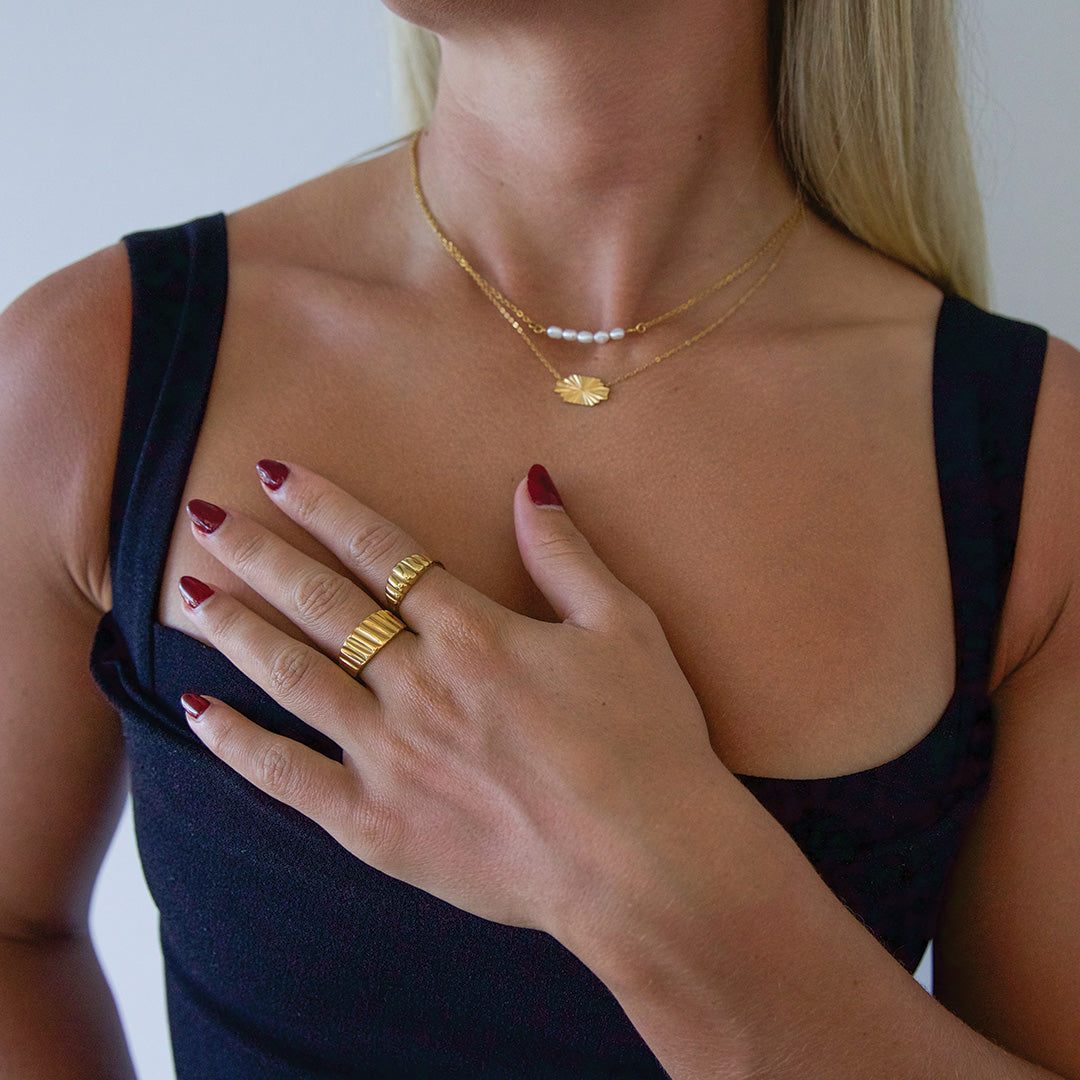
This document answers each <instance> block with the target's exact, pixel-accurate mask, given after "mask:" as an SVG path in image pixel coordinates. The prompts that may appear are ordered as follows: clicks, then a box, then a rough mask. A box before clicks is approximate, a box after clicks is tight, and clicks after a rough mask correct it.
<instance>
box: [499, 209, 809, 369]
mask: <svg viewBox="0 0 1080 1080" xmlns="http://www.w3.org/2000/svg"><path fill="white" fill-rule="evenodd" d="M800 210H801V206H800ZM798 220H799V219H798V218H797V217H793V218H789V219H788V221H787V222H786V223H785V227H784V234H783V235H782V236H781V239H780V250H779V251H778V252H777V253H776V258H774V259H773V261H772V262H771V263H770V264H769V266H768V268H767V269H766V270H765V272H764V273H763V274H762V275H761V276H760V277H759V278H758V279H757V281H755V282H754V284H753V285H751V286H750V288H748V289H747V290H746V292H744V293H743V294H742V295H741V296H740V297H739V299H738V300H736V301H735V303H734V304H732V305H731V306H730V307H729V308H728V309H727V310H726V311H725V312H724V313H723V314H722V315H721V316H720V317H719V318H717V319H715V320H714V321H713V322H711V323H709V325H708V326H706V327H705V329H704V330H699V331H698V332H697V333H696V334H694V335H693V336H692V337H688V338H687V339H686V340H685V341H681V342H679V344H678V345H675V346H673V347H672V348H670V349H668V350H667V351H666V352H662V353H660V354H659V355H658V356H654V357H653V358H652V359H651V360H646V361H645V362H644V363H643V364H639V365H638V366H637V367H636V368H634V369H633V370H631V371H627V372H624V373H623V374H622V375H618V376H616V377H615V378H614V379H609V380H607V384H606V385H607V386H608V387H609V388H610V387H612V386H617V385H618V384H619V383H621V382H625V381H626V380H627V379H632V378H633V377H634V376H635V375H640V374H641V373H642V372H643V371H646V370H647V369H648V368H651V367H652V366H653V365H654V364H659V363H661V362H662V361H664V360H667V359H669V358H670V357H672V356H674V355H675V354H676V353H679V352H682V350H683V349H688V348H690V346H691V345H696V344H697V343H698V342H699V341H701V339H702V338H705V337H708V335H709V334H711V333H712V332H713V331H714V330H719V329H720V327H721V326H723V325H724V323H726V322H727V321H728V319H730V318H731V316H732V315H734V314H735V312H736V311H738V310H739V308H741V307H742V306H743V305H744V304H745V303H746V302H747V301H748V300H749V299H750V297H752V296H753V295H754V293H756V292H757V291H758V289H760V288H761V286H762V285H764V284H765V282H766V281H768V279H769V277H770V276H771V275H772V272H773V271H774V270H775V269H776V267H777V266H778V265H779V263H780V257H781V255H782V254H783V252H784V248H785V247H786V246H787V240H788V237H789V236H790V235H791V233H792V231H793V230H794V228H795V225H796V224H797V222H798ZM485 295H488V294H487V293H485ZM488 299H489V300H491V302H492V303H493V304H494V305H495V307H496V308H497V309H498V311H499V314H501V315H502V317H503V318H504V319H505V320H506V321H507V322H508V323H509V324H510V325H511V326H512V327H513V328H514V329H515V330H516V331H517V332H518V333H519V334H520V335H521V338H522V340H523V341H524V342H525V344H526V345H528V346H529V348H530V349H531V350H532V351H533V355H535V357H536V358H537V360H539V361H540V363H541V364H543V365H544V367H546V368H547V369H548V371H549V372H551V374H552V375H554V376H555V379H556V381H558V382H561V381H562V380H563V378H564V377H563V376H562V375H561V374H560V373H559V372H558V371H556V370H555V368H554V367H552V365H551V363H550V361H549V360H548V359H547V357H545V356H544V354H543V353H542V352H541V351H540V350H539V349H538V348H537V347H536V344H535V342H534V341H533V340H532V339H531V338H530V337H529V335H528V334H527V333H526V330H525V327H524V326H522V325H521V322H520V321H519V320H518V319H517V318H515V314H514V313H513V312H511V311H510V310H508V309H507V308H506V307H504V306H503V305H502V304H499V303H498V302H497V301H495V299H494V298H493V297H491V296H490V295H488Z"/></svg>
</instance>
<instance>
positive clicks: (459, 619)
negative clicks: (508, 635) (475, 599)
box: [435, 604, 503, 658]
mask: <svg viewBox="0 0 1080 1080" xmlns="http://www.w3.org/2000/svg"><path fill="white" fill-rule="evenodd" d="M435 633H437V634H438V637H439V641H440V643H441V644H442V645H443V646H444V647H445V648H447V649H449V650H450V651H451V652H453V653H454V654H456V655H457V656H458V657H459V658H460V657H461V656H462V655H464V654H470V653H471V654H477V653H480V654H487V653H490V652H492V651H493V650H494V649H495V648H497V647H498V646H499V645H500V644H501V643H502V639H503V628H502V627H501V626H500V625H499V622H498V620H497V619H496V618H494V617H493V616H492V614H491V613H489V612H483V611H477V610H476V609H475V608H474V607H473V606H472V605H461V604H449V605H447V606H446V607H444V608H443V609H441V610H440V612H439V621H438V626H437V628H436V630H435Z"/></svg>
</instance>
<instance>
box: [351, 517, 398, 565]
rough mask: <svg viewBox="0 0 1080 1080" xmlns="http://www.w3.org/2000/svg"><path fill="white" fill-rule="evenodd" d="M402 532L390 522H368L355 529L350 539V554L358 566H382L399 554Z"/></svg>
mask: <svg viewBox="0 0 1080 1080" xmlns="http://www.w3.org/2000/svg"><path fill="white" fill-rule="evenodd" d="M400 547H401V532H400V530H399V529H398V528H397V526H396V525H394V524H392V523H391V522H389V521H368V522H365V523H364V524H362V525H360V526H358V527H356V528H354V530H353V532H352V534H351V536H350V537H349V543H348V553H349V558H350V559H352V560H353V561H354V562H355V564H356V565H359V566H365V567H376V566H380V567H381V566H382V564H383V563H384V562H390V561H392V560H393V559H394V557H395V556H396V555H397V554H398V551H399V548H400Z"/></svg>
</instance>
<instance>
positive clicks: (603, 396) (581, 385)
mask: <svg viewBox="0 0 1080 1080" xmlns="http://www.w3.org/2000/svg"><path fill="white" fill-rule="evenodd" d="M555 393H556V394H558V395H559V396H560V397H561V398H562V399H563V401H565V402H566V403H567V404H568V405H599V404H600V402H601V401H607V398H608V394H610V393H611V387H609V386H605V385H604V384H603V383H602V382H601V381H600V380H599V379H594V378H593V377H592V376H591V375H567V376H566V378H565V379H560V380H559V381H558V382H557V383H556V384H555Z"/></svg>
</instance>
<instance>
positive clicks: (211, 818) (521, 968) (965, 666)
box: [91, 215, 1046, 1080]
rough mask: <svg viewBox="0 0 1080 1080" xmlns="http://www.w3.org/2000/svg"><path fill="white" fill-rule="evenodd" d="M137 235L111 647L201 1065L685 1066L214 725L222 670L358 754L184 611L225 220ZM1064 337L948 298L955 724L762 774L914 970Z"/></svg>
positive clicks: (960, 790) (112, 680)
mask: <svg viewBox="0 0 1080 1080" xmlns="http://www.w3.org/2000/svg"><path fill="white" fill-rule="evenodd" d="M125 243H126V244H127V249H128V253H129V258H130V263H131V279H132V286H133V293H134V316H133V327H132V344H131V360H130V372H129V377H128V385H127V395H126V401H125V404H124V415H123V426H122V432H121V438H120V448H119V457H118V460H117V467H116V478H115V489H114V492H113V501H112V516H111V535H110V557H111V572H112V581H113V603H114V606H113V610H112V611H111V612H109V613H108V614H106V615H105V616H104V617H103V618H102V620H101V623H100V626H99V629H98V633H97V636H96V639H95V641H94V646H93V653H92V656H91V668H92V670H93V672H94V675H95V677H96V679H97V680H98V682H99V684H100V685H101V687H102V688H103V690H104V691H105V693H106V694H107V695H108V696H109V698H110V699H111V700H112V701H113V703H114V704H115V705H116V707H117V709H118V710H119V712H120V714H121V716H122V719H123V726H124V733H125V737H126V741H127V749H128V754H129V757H130V763H131V782H132V796H133V799H134V811H135V823H136V835H137V839H138V845H139V851H140V854H141V858H142V862H143V867H144V871H145V874H146V879H147V882H148V884H149V887H150V891H151V893H152V895H153V898H154V900H155V902H156V904H157V907H158V909H159V911H160V929H161V944H162V949H163V952H164V958H165V970H166V980H167V991H168V1003H169V1014H170V1022H171V1026H172V1033H173V1046H174V1054H175V1060H176V1068H177V1074H178V1076H179V1077H180V1080H210V1078H212V1080H331V1078H337V1080H343V1078H360V1077H364V1078H367V1080H374V1078H379V1077H438V1078H440V1080H455V1078H462V1080H464V1078H469V1080H476V1078H477V1077H490V1078H496V1080H498V1078H502V1077H506V1078H511V1077H513V1078H514V1080H525V1078H530V1077H536V1078H541V1077H542V1078H545V1080H556V1078H561V1077H564V1078H567V1080H569V1078H573V1080H589V1078H597V1080H599V1078H604V1080H608V1078H610V1077H613V1076H618V1077H621V1078H646V1077H649V1078H660V1077H663V1076H664V1072H663V1070H662V1068H661V1067H660V1065H659V1063H658V1062H657V1060H656V1058H655V1057H654V1056H653V1054H652V1053H651V1052H650V1051H649V1049H648V1047H647V1046H646V1045H645V1044H644V1042H643V1041H642V1040H641V1038H640V1036H639V1035H638V1034H637V1032H636V1031H635V1029H634V1028H633V1026H632V1025H631V1024H630V1022H629V1021H628V1020H627V1018H626V1016H625V1015H624V1014H623V1012H622V1010H621V1009H620V1008H619V1006H618V1004H617V1002H616V1001H615V999H614V998H613V997H612V995H611V994H610V993H609V992H608V990H607V989H606V988H605V987H604V986H603V984H601V983H600V981H599V980H598V979H597V978H596V977H595V976H594V975H593V974H592V973H591V972H590V971H589V970H588V969H587V968H586V967H585V966H584V965H583V964H581V963H580V962H579V961H578V960H577V959H576V957H574V956H573V955H571V954H570V953H569V952H567V951H566V950H565V949H564V948H563V947H562V946H561V945H559V944H558V943H557V942H556V941H554V939H552V938H551V937H549V936H547V935H546V934H543V933H540V932H538V931H533V930H523V929H516V928H512V927H507V926H501V925H498V924H496V923H492V922H488V921H485V920H483V919H479V918H476V917H474V916H472V915H468V914H466V913H464V912H462V911H459V910H458V909H456V908H454V907H451V906H450V905H448V904H446V903H444V902H442V901H440V900H437V899H434V898H433V897H431V896H429V895H427V894H426V893H424V892H421V891H419V890H417V889H415V888H413V887H411V886H409V885H405V884H402V883H401V882H398V881H395V880H393V879H392V878H389V877H386V876H385V875H383V874H381V873H379V872H378V871H376V870H373V869H371V868H370V867H368V866H366V865H365V864H363V863H361V862H359V861H358V860H356V859H354V858H353V857H352V856H351V855H349V854H348V853H346V852H345V850H344V849H343V848H341V847H339V846H338V844H337V843H336V842H335V841H333V840H332V839H330V838H329V836H327V834H326V833H324V832H323V831H322V830H321V829H319V828H318V827H317V826H316V825H314V824H312V823H311V822H310V821H308V820H307V819H306V818H304V817H303V816H302V815H300V814H298V813H296V812H295V811H293V810H291V809H290V808H289V807H287V806H283V805H280V804H279V803H277V802H275V801H274V800H272V799H270V798H269V797H267V796H265V795H263V794H262V792H260V791H258V790H256V789H254V788H253V787H251V786H250V785H249V784H248V783H247V782H246V781H244V780H243V779H241V778H240V777H239V776H238V775H237V774H235V773H234V772H233V771H232V770H230V769H229V768H228V767H227V766H225V765H223V764H222V763H220V762H219V761H218V760H217V759H216V758H215V757H214V756H213V755H212V754H210V753H209V752H207V751H206V750H205V749H204V748H203V747H202V746H201V745H200V744H199V742H198V741H197V740H196V739H195V738H194V736H193V735H192V734H191V733H190V731H189V729H188V725H187V723H186V722H185V719H184V716H183V712H182V710H181V708H180V705H179V697H180V694H181V693H182V692H183V691H184V690H186V689H187V688H188V687H189V686H198V687H199V688H200V689H201V690H204V691H206V692H207V693H212V694H214V695H216V696H217V697H219V698H222V699H224V700H225V701H227V702H229V703H230V704H231V705H233V706H234V707H236V708H237V709H239V710H240V711H241V712H242V713H244V714H245V715H247V716H249V717H251V718H253V719H256V720H258V721H259V722H260V723H262V724H264V725H265V726H266V727H267V728H270V729H272V730H274V731H277V732H280V733H283V734H286V735H288V736H291V737H293V738H297V739H300V740H302V741H304V742H306V743H307V744H308V745H310V746H313V747H316V748H318V749H320V750H322V751H324V752H326V753H328V754H331V755H335V756H337V753H338V752H337V749H336V747H335V746H334V745H333V744H332V743H330V742H329V741H328V740H327V739H326V738H325V737H323V736H321V735H319V734H318V733H317V732H314V731H313V730H312V729H310V728H308V727H307V726H306V725H304V724H303V723H302V722H301V721H300V720H298V719H297V718H296V717H295V716H293V715H291V714H290V713H287V712H286V711H285V710H283V709H282V708H280V706H278V705H277V704H275V702H273V701H272V700H271V699H270V698H269V697H267V696H266V695H265V694H264V693H263V692H262V691H261V690H260V689H258V688H257V687H256V686H254V685H253V684H252V683H250V682H249V681H248V680H247V679H245V678H244V677H243V676H242V675H240V674H239V673H238V672H237V671H236V670H235V669H234V668H233V666H232V665H231V664H230V663H229V661H228V660H226V659H225V658H224V657H223V656H222V655H221V654H220V653H218V652H217V651H215V650H214V649H212V648H210V647H209V646H206V645H203V644H202V643H200V642H198V641H196V640H195V639H193V638H191V637H188V636H187V635H185V634H182V633H180V632H179V631H177V630H173V629H171V628H169V627H166V626H164V625H162V624H161V623H159V622H158V620H157V606H158V592H159V589H160V586H161V580H162V575H163V570H164V563H165V556H166V553H167V550H168V546H169V542H170V537H171V532H172V526H173V521H174V519H175V516H176V514H177V513H178V511H179V503H180V499H181V494H182V491H183V487H184V481H185V478H186V474H187V470H188V467H189V464H190V461H191V457H192V453H193V450H194V447H195V442H196V439H197V437H198V433H199V428H200V425H201V423H202V417H203V412H204V408H205V404H206V399H207V395H208V393H209V389H210V382H211V378H212V376H213V372H214V365H215V360H216V356H217V349H218V341H219V337H220V333H221V327H222V319H223V314H224V308H225V298H226V287H227V276H228V261H227V249H226V231H225V219H224V217H223V216H222V215H216V216H213V217H208V218H202V219H200V220H197V221H193V222H190V223H189V224H187V225H183V226H179V227H176V228H173V229H164V230H158V231H153V232H144V233H138V234H134V235H132V236H129V237H127V238H126V240H125ZM1045 350H1046V334H1045V332H1044V331H1042V330H1040V329H1037V328H1035V327H1032V326H1028V325H1025V324H1022V323H1017V322H1012V321H1009V320H1006V319H1003V318H1000V317H998V316H994V315H990V314H987V313H986V312H984V311H982V310H980V309H978V308H976V307H974V306H972V305H971V304H970V303H968V302H966V301H964V300H961V299H957V298H954V297H949V298H946V299H945V301H944V303H943V305H942V308H941V313H940V316H939V321H938V327H937V336H936V344H935V355H934V376H933V410H934V440H935V450H936V456H937V467H938V477H939V488H940V495H941V504H942V509H943V514H944V523H945V532H946V539H947V543H948V556H949V566H950V570H951V574H952V590H953V605H954V616H955V631H956V688H955V692H954V695H953V698H952V700H951V701H950V702H949V705H948V707H947V709H946V710H945V712H944V714H943V715H942V717H941V718H940V720H939V722H938V723H937V725H936V726H935V727H934V729H933V730H932V731H931V732H930V733H929V734H928V735H927V736H926V737H925V738H924V739H923V740H922V741H921V742H919V743H918V744H917V745H916V746H914V747H913V748H912V749H911V750H909V751H908V752H907V753H905V754H903V755H902V756H900V757H898V758H896V759H895V760H892V761H889V762H887V763H886V764H883V765H881V766H879V767H877V768H873V769H870V770H868V771H865V772H860V773H854V774H851V775H847V776H841V777H835V778H830V779H819V780H777V779H766V778H760V777H742V778H741V779H742V781H743V783H744V784H745V785H746V786H747V787H748V788H749V789H750V790H751V791H752V792H753V794H754V795H755V796H756V797H757V798H758V799H759V800H760V801H761V803H762V804H763V805H764V806H765V807H766V808H767V809H768V810H769V811H770V812H771V813H772V814H773V815H774V816H775V817H776V818H777V819H778V820H779V821H780V823H781V824H782V825H783V826H784V828H785V829H787V830H788V832H789V833H790V834H791V835H792V836H793V837H794V839H795V840H796V841H797V843H798V844H799V846H800V848H801V849H802V851H803V852H804V853H805V854H806V856H807V858H808V859H809V860H810V861H811V862H812V863H813V865H814V866H815V867H816V869H817V870H818V872H819V873H820V874H821V875H822V877H823V878H824V879H825V881H826V882H827V883H828V884H829V885H830V887H831V888H832V889H833V890H834V891H835V893H836V894H837V895H838V896H839V897H840V899H841V900H842V901H843V902H844V903H845V904H846V905H847V906H848V908H850V909H851V910H852V911H853V912H854V913H855V914H856V915H857V916H858V917H859V918H860V919H861V920H862V921H863V922H864V923H865V924H866V925H867V926H868V927H869V928H870V929H871V930H872V931H873V933H874V934H875V935H876V936H877V938H878V939H879V940H880V941H881V943H882V944H883V945H884V946H885V948H887V949H888V950H889V951H890V952H891V953H892V954H893V955H894V956H895V957H896V958H897V959H898V960H899V961H900V962H901V963H902V964H904V965H905V966H906V967H907V968H908V969H909V970H913V969H914V968H915V966H916V965H917V964H918V962H919V959H920V957H921V956H922V953H923V951H924V949H925V948H926V945H927V943H928V941H929V940H930V938H931V937H932V936H933V933H934V929H935V924H936V920H937V917H938V909H939V904H940V900H941V896H942V890H943V886H944V882H945V878H946V875H947V873H948V870H949V867H950V864H951V862H952V860H953V858H954V856H955V854H956V852H957V849H958V846H959V843H960V841H961V838H962V836H963V833H964V830H965V827H966V825H967V823H968V821H969V819H970V817H971V814H972V811H973V809H974V807H975V805H976V803H977V802H978V800H979V798H980V795H981V793H982V791H983V790H984V788H985V785H986V782H987V778H988V774H989V768H990V753H991V741H992V740H991V736H992V730H991V719H990V710H989V704H988V700H987V678H988V673H989V667H990V660H991V650H992V645H993V641H994V638H995V631H996V628H997V624H998V620H999V617H1000V614H1001V610H1002V603H1003V600H1004V595H1005V588H1006V585H1007V583H1008V578H1009V573H1010V568H1011V565H1012V560H1013V552H1014V547H1015V542H1016V534H1017V528H1018V521H1019V512H1020V497H1021V490H1022V484H1023V477H1024V469H1025V462H1026V456H1027V446H1028V438H1029V434H1030V430H1031V424H1032V418H1033V414H1034V409H1035V401H1036V397H1037V394H1038V389H1039V382H1040V377H1041V371H1042V363H1043V358H1044V355H1045Z"/></svg>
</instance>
